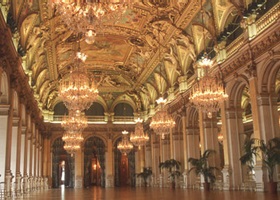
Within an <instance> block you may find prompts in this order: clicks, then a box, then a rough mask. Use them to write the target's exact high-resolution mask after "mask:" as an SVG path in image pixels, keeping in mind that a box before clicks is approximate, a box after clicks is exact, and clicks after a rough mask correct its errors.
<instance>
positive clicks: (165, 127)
mask: <svg viewBox="0 0 280 200" xmlns="http://www.w3.org/2000/svg"><path fill="white" fill-rule="evenodd" d="M156 101H157V103H158V104H159V107H160V110H159V111H158V112H156V114H155V115H154V116H153V117H152V121H151V123H150V128H152V129H153V130H154V131H155V133H156V134H157V135H161V138H162V139H164V138H165V135H168V134H169V133H170V129H171V128H174V126H175V121H174V120H173V118H172V117H171V116H170V115H169V114H168V112H167V111H166V110H164V109H163V106H164V103H165V102H166V99H163V98H162V97H161V98H159V99H158V100H156Z"/></svg>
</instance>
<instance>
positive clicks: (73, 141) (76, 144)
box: [62, 131, 84, 155]
mask: <svg viewBox="0 0 280 200" xmlns="http://www.w3.org/2000/svg"><path fill="white" fill-rule="evenodd" d="M62 140H63V141H64V142H65V143H64V146H63V147H64V149H65V150H66V151H67V152H68V153H70V154H71V155H72V154H74V153H75V152H76V151H77V150H79V149H80V148H81V142H82V141H83V140H84V138H83V136H82V133H81V132H71V131H67V132H65V133H64V135H63V137H62Z"/></svg>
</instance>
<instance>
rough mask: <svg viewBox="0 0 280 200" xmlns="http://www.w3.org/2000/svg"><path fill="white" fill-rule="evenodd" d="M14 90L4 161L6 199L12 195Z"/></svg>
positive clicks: (12, 91)
mask: <svg viewBox="0 0 280 200" xmlns="http://www.w3.org/2000/svg"><path fill="white" fill-rule="evenodd" d="M14 92H15V91H14V89H13V88H11V90H10V97H11V98H10V108H9V112H8V126H7V132H6V134H7V137H6V138H7V140H6V159H5V190H6V195H5V196H6V197H10V196H11V195H12V194H11V192H12V177H13V175H12V171H11V157H12V136H13V115H14V103H15V102H14Z"/></svg>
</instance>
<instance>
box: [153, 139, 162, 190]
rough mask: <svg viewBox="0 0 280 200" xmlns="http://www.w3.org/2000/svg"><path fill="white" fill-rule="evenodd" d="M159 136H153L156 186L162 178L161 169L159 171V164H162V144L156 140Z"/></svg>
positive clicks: (154, 181)
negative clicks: (160, 177)
mask: <svg viewBox="0 0 280 200" xmlns="http://www.w3.org/2000/svg"><path fill="white" fill-rule="evenodd" d="M156 137H157V136H156V135H155V134H152V135H151V154H152V160H151V161H152V163H151V164H152V172H153V177H152V184H153V185H154V186H156V185H158V178H159V176H160V169H159V167H158V166H159V163H160V162H161V156H160V144H159V141H158V140H157V138H156Z"/></svg>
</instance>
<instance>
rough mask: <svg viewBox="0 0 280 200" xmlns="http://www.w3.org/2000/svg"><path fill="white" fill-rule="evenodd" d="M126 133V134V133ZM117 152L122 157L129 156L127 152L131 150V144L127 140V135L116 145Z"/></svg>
mask: <svg viewBox="0 0 280 200" xmlns="http://www.w3.org/2000/svg"><path fill="white" fill-rule="evenodd" d="M127 133H128V132H127ZM117 148H118V150H120V152H121V153H122V154H124V155H127V154H129V152H130V151H131V150H132V149H133V145H132V143H131V142H130V141H129V140H128V136H127V134H123V137H122V140H121V141H120V142H119V143H118V146H117Z"/></svg>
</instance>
